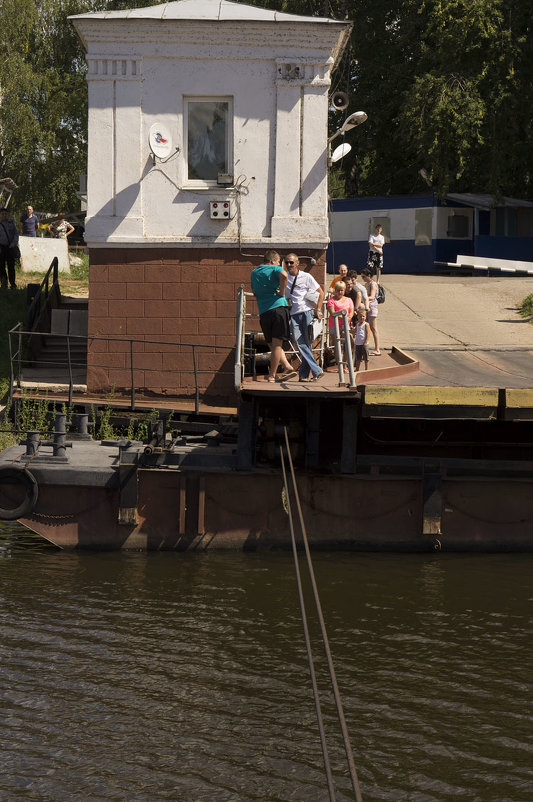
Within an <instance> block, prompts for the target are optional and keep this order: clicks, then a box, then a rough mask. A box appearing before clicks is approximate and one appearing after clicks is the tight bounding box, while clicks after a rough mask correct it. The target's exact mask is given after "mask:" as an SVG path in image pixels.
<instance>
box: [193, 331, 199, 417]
mask: <svg viewBox="0 0 533 802" xmlns="http://www.w3.org/2000/svg"><path fill="white" fill-rule="evenodd" d="M192 363H193V366H194V387H195V392H194V411H195V413H196V414H198V412H199V410H200V391H199V389H198V371H197V368H196V346H195V345H193V347H192Z"/></svg>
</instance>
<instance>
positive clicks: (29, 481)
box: [0, 465, 39, 521]
mask: <svg viewBox="0 0 533 802" xmlns="http://www.w3.org/2000/svg"><path fill="white" fill-rule="evenodd" d="M4 482H6V483H9V484H17V483H20V484H23V485H24V486H25V489H26V495H25V497H24V500H23V501H22V503H21V504H19V506H18V507H13V509H11V510H6V509H4V508H3V507H0V520H1V521H16V520H18V519H19V518H23V517H24V516H25V515H28V514H29V513H30V512H31V511H32V510H33V509H34V507H35V505H36V504H37V498H38V497H39V485H38V484H37V479H36V478H35V476H34V475H33V474H32V473H30V471H29V470H28V469H27V468H23V467H22V466H18V465H9V466H7V465H6V466H2V467H0V485H2V484H3V483H4Z"/></svg>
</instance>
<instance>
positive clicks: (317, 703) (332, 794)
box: [279, 446, 335, 802]
mask: <svg viewBox="0 0 533 802" xmlns="http://www.w3.org/2000/svg"><path fill="white" fill-rule="evenodd" d="M279 451H280V457H281V470H282V472H283V483H284V486H285V498H286V502H287V512H288V515H289V527H290V530H291V544H292V553H293V557H294V568H295V572H296V584H297V586H298V598H299V601H300V611H301V615H302V625H303V630H304V638H305V648H306V650H307V660H308V663H309V673H310V675H311V684H312V686H313V696H314V700H315V710H316V717H317V722H318V731H319V733H320V745H321V747H322V755H323V757H324V768H325V770H326V778H327V781H328V791H329V798H330V802H335V785H334V782H333V774H332V773H331V765H330V762H329V755H328V746H327V742H326V734H325V731H324V720H323V718H322V709H321V707H320V695H319V692H318V685H317V681H316V673H315V665H314V662H313V652H312V649H311V639H310V637H309V627H308V624H307V613H306V610H305V600H304V595H303V589H302V578H301V575H300V565H299V562H298V549H297V547H296V536H295V534H294V523H293V520H292V510H291V499H290V493H289V485H288V482H287V472H286V470H285V458H284V456H283V446H280V447H279Z"/></svg>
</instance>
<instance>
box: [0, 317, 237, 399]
mask: <svg viewBox="0 0 533 802" xmlns="http://www.w3.org/2000/svg"><path fill="white" fill-rule="evenodd" d="M34 334H35V333H34V332H32V331H25V330H23V328H22V323H18V324H17V325H16V326H14V327H13V328H12V329H11V330H10V331H9V332H8V337H9V363H10V389H9V398H10V402H11V400H12V398H13V393H14V391H15V388H17V389H21V387H22V382H23V381H25V379H24V370H25V368H28V367H33V368H45V369H48V371H49V376H48V377H47V378H50V379H51V380H52V381H53V382H54V383H55V384H64V385H67V386H68V403H69V404H72V402H73V399H74V386H75V384H85V383H86V381H87V378H86V371H87V369H88V368H87V364H86V362H85V359H83V360H81V359H79V358H76V355H75V353H74V354H73V348H74V347H75V346H76V345H78V346H79V345H80V344H85V349H84V354H85V352H87V351H89V352H90V349H89V344H90V343H95V342H106V343H111V344H118V343H124V344H126V345H125V346H124V345H123V346H121V347H119V348H118V349H114V350H108V351H103V352H98V362H97V363H96V362H95V363H94V364H89V368H99V369H101V370H103V371H104V372H111V375H112V371H115V370H119V371H121V372H122V381H121V382H120V384H121V386H120V387H119V388H117V383H116V382H115V383H112V382H111V381H109V384H110V390H112V388H113V386H114V387H115V390H116V391H120V393H121V394H126V395H128V396H129V399H130V408H131V410H132V411H133V410H135V404H136V397H137V395H138V394H141V393H142V392H143V391H146V392H148V393H150V395H151V397H152V398H153V396H154V395H157V393H155V392H154V390H153V388H152V387H150V385H149V384H148V383H147V382H144V381H142V382H141V381H140V380H139V379H138V376H139V375H140V374H141V372H142V374H143V377H144V374H146V373H148V374H150V373H159V374H161V373H167V374H168V376H169V383H168V386H167V389H168V388H172V376H173V375H174V376H175V375H176V373H179V374H192V375H193V376H194V390H193V394H194V411H195V412H196V413H198V411H199V407H200V395H201V390H200V379H201V377H202V376H203V375H206V374H210V375H213V374H214V373H215V372H216V375H217V376H219V375H228V376H233V377H235V375H236V369H235V370H234V371H231V370H221V369H217V370H216V371H215V369H213V368H209V369H207V368H202V367H201V365H199V360H198V356H199V354H200V353H202V352H203V353H215V354H216V353H220V352H227V353H228V354H231V353H232V352H233V351H235V350H236V349H235V346H232V345H231V346H230V345H203V344H199V343H188V342H179V343H177V342H175V341H172V340H145V339H139V338H131V337H103V336H102V337H100V336H86V335H79V334H51V333H45V334H42V336H43V337H45V338H46V340H47V341H48V340H50V341H51V342H55V343H58V344H66V353H65V356H64V357H63V358H56V359H53V358H52V359H49V358H42V357H40V358H39V359H38V360H36V359H34V358H32V357H31V354H30V349H29V347H28V345H29V340H30V338H31V337H32V336H34ZM139 345H141V346H142V347H143V348H142V350H139V349H136V346H139ZM146 346H154V348H153V352H154V353H157V348H158V347H159V346H164V351H165V353H168V352H170V353H172V352H174V354H176V353H178V354H180V355H181V356H182V357H183V365H179V362H178V364H177V365H174V366H173V367H171V368H165V367H164V366H163V367H159V366H153V367H150V366H148V367H147V366H146V364H143V365H141V364H139V362H140V359H139V358H140V357H144V361H145V358H146V354H147V353H148V354H150V353H152V352H151V351H150V350H147V351H145V348H146ZM78 351H79V349H78ZM188 355H191V356H192V359H187V356H188ZM93 356H94V354H93ZM106 356H111V357H112V359H111V360H108V364H106ZM117 357H119V358H118V359H117ZM120 362H122V363H123V364H117V363H120ZM136 362H137V364H136ZM191 362H192V365H191ZM61 371H65V372H66V373H67V376H65V379H66V381H64V382H63V381H61V380H60V379H61V377H60V372H61ZM125 372H127V373H128V374H129V382H128V386H127V387H126V386H122V385H123V384H124V382H123V378H124V374H125ZM82 374H83V378H84V379H85V381H83V379H81V380H80V376H81V375H82ZM106 375H107V374H106ZM41 382H42V380H41ZM28 383H29V382H28ZM33 383H37V381H36V380H34V381H33ZM239 386H240V385H239ZM177 389H178V388H176V390H177ZM161 395H164V393H161ZM172 395H175V396H176V397H183V396H186V397H190V395H191V394H188V393H185V392H183V393H178V392H176V393H172Z"/></svg>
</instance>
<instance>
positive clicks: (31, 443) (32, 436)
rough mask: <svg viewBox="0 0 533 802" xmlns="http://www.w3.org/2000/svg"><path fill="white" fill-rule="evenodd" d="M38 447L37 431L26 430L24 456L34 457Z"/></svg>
mask: <svg viewBox="0 0 533 802" xmlns="http://www.w3.org/2000/svg"><path fill="white" fill-rule="evenodd" d="M38 448H39V432H26V456H27V457H34V456H35V454H36V453H37V449H38Z"/></svg>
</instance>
